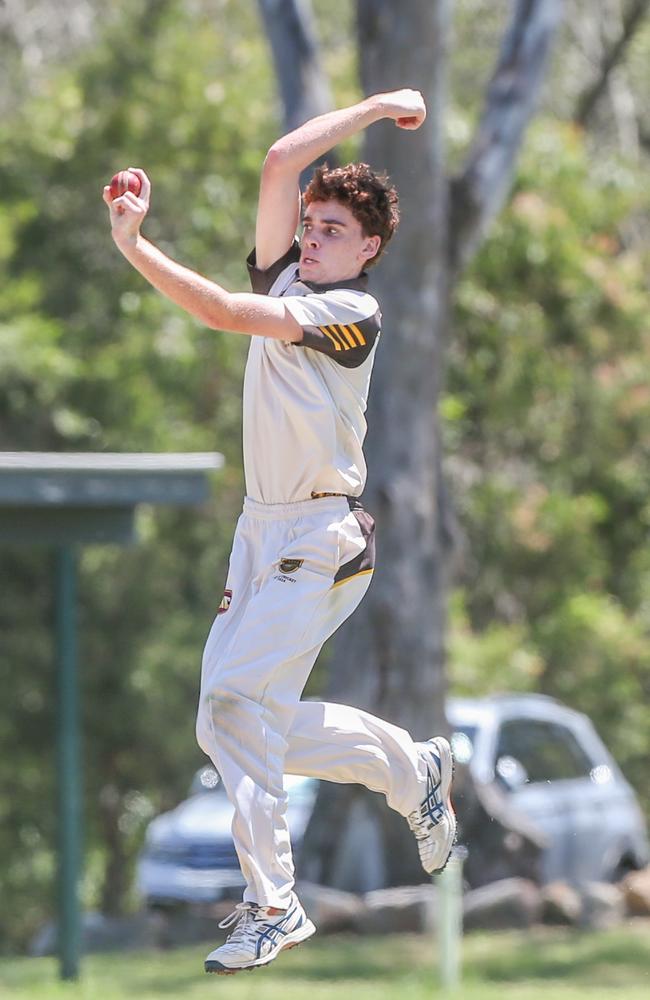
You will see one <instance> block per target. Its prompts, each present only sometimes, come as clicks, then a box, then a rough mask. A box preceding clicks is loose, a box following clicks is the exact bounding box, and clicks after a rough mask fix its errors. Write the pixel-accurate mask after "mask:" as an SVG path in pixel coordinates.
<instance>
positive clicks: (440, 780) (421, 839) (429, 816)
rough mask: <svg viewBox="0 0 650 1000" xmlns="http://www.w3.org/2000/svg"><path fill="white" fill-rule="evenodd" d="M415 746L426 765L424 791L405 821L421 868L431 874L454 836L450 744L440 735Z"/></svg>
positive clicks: (438, 867)
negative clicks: (425, 792) (418, 802)
mask: <svg viewBox="0 0 650 1000" xmlns="http://www.w3.org/2000/svg"><path fill="white" fill-rule="evenodd" d="M417 748H418V753H419V755H420V757H422V758H423V759H424V760H425V762H426V765H427V794H426V795H425V797H424V798H423V800H422V802H421V803H420V805H419V808H418V809H415V810H414V811H413V812H412V813H410V814H409V815H408V816H407V817H406V821H407V823H408V825H409V826H410V828H411V830H412V831H413V833H414V834H415V839H416V840H417V842H418V851H419V852H420V861H421V862H422V867H423V868H424V870H425V872H428V874H429V875H433V874H434V872H440V871H442V869H443V868H444V867H445V865H446V864H447V861H448V860H449V855H450V854H451V849H452V847H453V844H454V838H455V836H456V815H455V813H454V810H453V808H452V805H451V799H450V797H449V793H450V789H451V779H452V774H453V769H454V764H453V758H452V755H451V747H450V746H449V743H448V742H447V740H446V739H444V738H443V737H442V736H437V737H436V738H435V739H433V740H427V741H426V743H418V744H417Z"/></svg>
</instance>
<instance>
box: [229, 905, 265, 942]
mask: <svg viewBox="0 0 650 1000" xmlns="http://www.w3.org/2000/svg"><path fill="white" fill-rule="evenodd" d="M258 910H259V906H258V905H257V903H237V905H236V907H235V909H234V910H233V911H232V913H229V914H228V916H227V917H224V919H223V920H220V921H219V927H223V928H224V930H225V929H226V928H227V927H232V925H233V924H236V925H237V926H236V927H235V929H234V930H233V931H232V932H231V933H230V934H229V935H228V941H229V942H232V943H233V944H237V943H240V942H241V943H245V942H248V941H250V940H252V939H254V937H255V927H254V921H255V914H256V912H257V911H258Z"/></svg>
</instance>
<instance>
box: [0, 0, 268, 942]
mask: <svg viewBox="0 0 650 1000" xmlns="http://www.w3.org/2000/svg"><path fill="white" fill-rule="evenodd" d="M52 6H54V5H52ZM51 13H52V16H54V15H55V13H56V11H54V10H53V11H51ZM224 17H227V18H228V32H227V33H226V32H224V31H223V30H222V29H223V26H222V23H221V22H222V19H223V18H224ZM256 29H257V24H256V18H255V11H254V10H253V11H252V12H251V11H249V10H248V9H247V8H245V7H242V6H241V5H238V4H237V3H235V2H234V0H232V2H221V0H219V2H218V3H217V2H212V3H206V4H202V5H198V6H197V5H195V6H194V7H192V8H191V9H190V7H188V5H187V4H186V3H185V2H183V0H138V2H134V3H132V4H130V5H129V6H128V8H123V9H121V10H120V11H117V10H116V11H114V12H113V14H112V15H111V16H110V17H107V18H106V19H105V20H104V21H102V22H101V30H99V28H98V34H97V38H96V43H95V44H94V45H93V46H92V47H89V48H88V50H87V51H84V50H76V51H75V52H72V51H69V50H66V52H65V58H63V59H62V61H61V62H55V61H54V62H52V63H51V64H50V65H49V67H48V70H47V72H46V71H43V72H42V74H41V75H40V79H39V85H38V87H34V88H30V87H28V86H26V85H25V86H24V87H23V88H22V93H23V97H24V99H23V101H22V105H21V107H20V110H18V109H17V110H16V112H15V114H13V115H5V116H3V118H2V121H1V123H0V273H1V277H2V280H1V281H0V447H2V448H4V449H8V450H17V449H23V448H24V449H36V450H40V449H53V450H64V449H68V450H111V449H114V450H118V451H119V450H131V449H132V450H147V449H150V450H154V451H155V450H185V449H187V450H210V449H213V448H217V449H218V450H221V451H223V452H225V454H226V458H227V463H228V464H227V468H226V470H225V472H224V473H223V474H222V475H221V476H220V480H219V494H218V506H217V505H216V504H215V505H213V506H211V507H210V509H206V510H205V511H204V512H201V514H199V515H197V516H193V517H192V518H188V517H187V515H183V514H182V513H181V514H178V513H171V512H168V513H163V514H160V515H156V517H155V518H154V517H153V516H152V515H151V513H148V512H144V513H143V517H142V519H141V525H140V528H141V542H140V544H139V545H138V546H137V547H136V548H134V549H133V550H131V551H124V550H110V549H92V548H90V549H87V550H85V551H84V554H83V559H82V574H83V578H82V587H81V591H82V602H83V608H82V616H83V621H82V632H81V637H82V642H81V660H82V664H83V683H84V702H83V704H84V713H85V729H86V732H87V733H88V734H89V739H88V741H87V744H86V748H85V749H86V754H85V770H86V790H87V794H86V804H87V838H86V840H87V844H88V865H87V874H86V882H85V887H84V895H85V902H86V903H87V905H90V906H100V905H101V906H102V908H104V909H105V910H106V911H107V912H117V911H119V910H121V909H123V908H124V906H125V905H128V902H129V896H128V893H129V891H130V886H131V884H132V877H131V876H132V866H133V859H134V852H135V850H136V848H137V844H138V840H139V837H140V836H141V831H142V827H143V824H144V822H145V820H146V819H147V817H148V816H150V815H151V814H152V813H153V812H155V811H158V810H159V809H160V808H162V807H165V806H171V805H172V804H173V803H174V802H176V801H178V799H179V798H180V797H182V795H183V794H184V793H185V791H186V788H187V785H188V783H189V780H190V777H191V774H192V771H193V769H194V767H195V766H197V765H198V764H199V763H200V762H201V760H202V756H201V753H200V751H199V750H198V748H197V747H196V745H195V742H194V734H193V716H194V706H195V701H196V683H197V680H198V670H199V664H200V654H201V648H202V644H203V639H204V636H205V634H207V630H208V628H209V625H210V623H211V620H212V616H213V613H214V609H215V608H216V606H217V605H218V603H219V600H220V596H221V592H222V587H223V577H224V575H225V560H226V557H227V551H228V544H229V540H230V534H231V531H232V524H233V522H234V519H235V516H236V510H237V507H238V505H239V503H240V502H241V492H242V482H241V472H240V464H241V456H240V381H241V372H242V368H243V360H244V357H245V351H246V344H245V343H244V342H243V340H242V339H239V338H234V337H220V336H218V335H215V334H214V333H213V332H211V331H207V330H203V329H201V328H200V327H198V325H197V324H195V323H194V322H193V321H192V320H191V319H189V318H188V317H185V316H183V315H182V314H181V313H180V312H179V311H178V310H177V309H175V308H174V307H172V306H170V305H168V304H167V303H165V302H164V300H163V299H162V298H160V297H159V296H157V295H156V293H154V292H153V291H149V290H148V289H147V288H146V286H144V285H143V283H142V282H141V281H139V280H138V279H137V276H135V275H133V274H132V273H131V272H130V269H129V268H128V267H126V266H125V264H124V262H123V261H122V260H121V258H120V256H119V254H117V253H116V252H115V250H114V248H113V247H112V244H111V241H110V235H109V231H108V226H107V219H106V209H105V206H104V205H103V204H102V202H101V198H100V195H101V187H102V184H103V183H105V181H106V179H107V178H109V177H110V176H111V174H112V173H113V172H114V171H115V170H116V169H118V168H120V167H123V166H124V165H128V164H130V163H133V162H134V161H135V162H136V163H140V164H141V165H142V166H144V167H145V168H146V169H147V170H148V171H149V173H150V174H151V176H152V178H153V184H154V199H153V200H154V205H153V210H152V215H151V219H150V222H149V226H150V230H149V231H150V232H151V234H152V235H153V236H154V238H156V239H160V240H161V241H164V245H165V246H166V247H167V248H169V249H170V250H171V252H172V253H174V254H177V255H178V256H181V257H183V258H184V259H186V260H188V261H191V262H193V263H194V264H195V266H197V267H198V268H199V269H204V270H205V271H207V272H209V273H213V274H215V275H217V276H218V277H219V278H220V279H221V280H222V281H223V282H224V283H226V284H227V285H229V286H230V287H234V286H238V287H242V286H243V285H244V281H245V266H244V264H243V257H244V255H245V251H244V245H243V241H242V233H243V232H245V230H246V229H247V228H248V231H249V233H250V238H251V239H252V234H253V231H254V214H255V203H256V197H257V182H258V174H259V168H260V164H261V162H262V159H263V155H264V151H265V149H266V148H268V145H270V143H271V141H272V140H273V138H274V137H275V133H274V132H272V131H271V129H272V128H273V126H272V123H271V122H270V121H269V115H268V102H267V100H266V98H265V96H264V94H265V92H266V91H268V89H269V88H268V80H267V77H268V73H269V66H268V62H267V60H266V58H265V50H264V45H263V39H262V38H261V35H260V32H259V30H256ZM144 37H146V39H147V44H146V45H143V44H142V38H144ZM5 41H6V40H5ZM190 52H191V53H192V58H191V59H188V53H190ZM17 64H18V63H17ZM21 65H22V64H21ZM23 71H24V72H25V73H26V74H28V73H29V68H28V67H27V68H25V67H23ZM256 95H257V96H256ZM215 499H216V498H215ZM50 578H51V574H50V559H49V556H48V554H47V553H44V552H39V551H35V552H33V553H28V554H26V553H25V552H24V551H21V552H17V551H16V552H14V551H12V550H11V549H10V548H3V549H2V552H1V553H0V586H1V590H2V594H3V599H2V602H0V630H1V632H2V636H3V639H2V651H1V658H0V676H1V678H2V681H3V683H4V689H3V690H4V698H3V708H2V713H1V721H0V731H1V732H2V737H3V744H2V745H3V747H9V748H11V752H10V753H8V752H7V753H4V754H2V755H1V757H0V813H1V814H2V818H3V822H2V823H1V824H0V848H1V849H2V854H3V866H2V875H1V876H0V884H1V887H2V895H3V900H4V904H5V905H4V907H3V915H2V916H0V948H1V947H6V942H8V941H12V942H14V943H15V942H24V941H25V939H26V937H27V936H28V934H29V932H30V930H32V929H33V928H34V927H35V925H36V924H37V922H38V921H40V920H42V919H43V917H44V915H45V914H46V913H47V912H48V910H49V908H50V906H49V900H48V894H47V890H46V887H47V885H48V881H49V879H50V876H51V873H52V865H53V853H52V849H53V843H54V841H53V823H54V818H53V802H54V796H53V791H52V781H53V765H52V759H51V756H52V755H51V746H52V741H53V735H54V724H53V718H52V685H53V677H52V665H51V661H52V651H51V648H50V630H49V619H50V603H51V595H50Z"/></svg>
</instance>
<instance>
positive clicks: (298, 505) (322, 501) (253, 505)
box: [243, 494, 363, 521]
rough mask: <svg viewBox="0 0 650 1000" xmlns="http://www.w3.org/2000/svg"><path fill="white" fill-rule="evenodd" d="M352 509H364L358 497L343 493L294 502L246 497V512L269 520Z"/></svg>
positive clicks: (244, 508)
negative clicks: (260, 500) (262, 500)
mask: <svg viewBox="0 0 650 1000" xmlns="http://www.w3.org/2000/svg"><path fill="white" fill-rule="evenodd" d="M350 510H363V508H362V506H361V504H360V502H359V501H358V500H357V498H356V497H346V496H344V495H343V494H340V495H339V494H336V495H334V496H322V497H312V499H311V500H297V501H295V502H294V503H260V502H259V501H258V500H251V498H250V497H245V498H244V507H243V512H244V514H248V515H249V516H250V517H257V518H261V519H263V520H267V521H282V520H287V521H290V520H292V519H294V518H297V517H313V516H314V514H340V513H341V512H342V511H345V513H347V512H348V511H350Z"/></svg>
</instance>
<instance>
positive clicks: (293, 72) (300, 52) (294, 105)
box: [258, 0, 333, 187]
mask: <svg viewBox="0 0 650 1000" xmlns="http://www.w3.org/2000/svg"><path fill="white" fill-rule="evenodd" d="M258 3H259V7H260V12H261V14H262V20H263V22H264V29H265V31H266V35H267V37H268V39H269V43H270V46H271V53H272V56H273V65H274V67H275V73H276V76H277V79H278V85H279V88H280V96H281V98H282V109H283V112H284V131H285V132H291V131H292V130H293V129H295V128H298V126H299V125H302V124H303V122H306V121H308V120H309V119H310V118H315V117H316V115H322V114H323V113H324V112H325V111H329V110H330V109H331V107H332V95H331V92H330V88H329V84H328V81H327V77H326V76H325V74H324V73H323V70H322V68H321V65H320V59H319V55H318V44H317V41H316V32H315V28H314V19H313V13H312V9H311V3H310V0H258ZM322 159H323V158H321V160H322ZM317 162H321V161H320V160H319V161H317ZM329 162H330V164H332V163H333V155H330V156H329ZM315 165H316V164H312V165H311V166H310V167H309V168H308V169H307V170H305V171H303V173H302V175H301V179H300V180H301V185H302V187H305V185H306V184H307V183H308V182H309V179H310V177H311V174H312V172H313V168H314V166H315Z"/></svg>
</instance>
